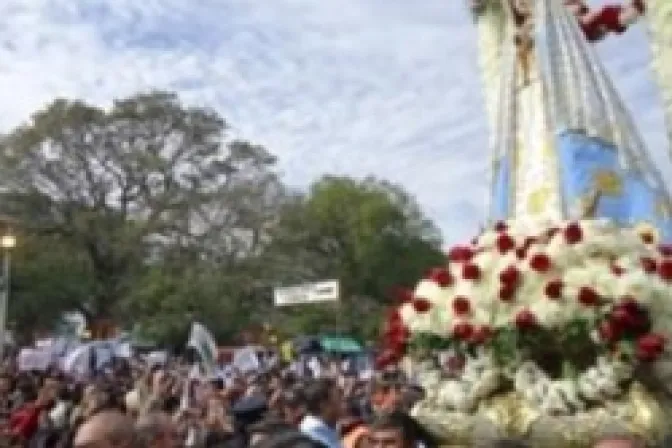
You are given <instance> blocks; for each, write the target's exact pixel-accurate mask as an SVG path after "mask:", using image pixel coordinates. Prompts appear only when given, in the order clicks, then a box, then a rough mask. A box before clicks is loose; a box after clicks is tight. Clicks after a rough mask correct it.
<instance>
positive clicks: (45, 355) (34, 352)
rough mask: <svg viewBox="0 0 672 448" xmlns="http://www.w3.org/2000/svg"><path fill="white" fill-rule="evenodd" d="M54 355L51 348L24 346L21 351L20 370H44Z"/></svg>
mask: <svg viewBox="0 0 672 448" xmlns="http://www.w3.org/2000/svg"><path fill="white" fill-rule="evenodd" d="M51 361H52V357H51V351H50V350H44V349H39V348H22V349H21V351H20V352H19V359H18V364H19V370H20V371H22V372H29V371H32V370H38V371H40V372H44V371H45V370H47V369H48V368H49V364H51Z"/></svg>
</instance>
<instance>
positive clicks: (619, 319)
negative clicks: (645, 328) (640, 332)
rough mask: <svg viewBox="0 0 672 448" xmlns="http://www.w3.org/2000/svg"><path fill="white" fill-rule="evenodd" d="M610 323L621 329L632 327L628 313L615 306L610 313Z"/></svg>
mask: <svg viewBox="0 0 672 448" xmlns="http://www.w3.org/2000/svg"><path fill="white" fill-rule="evenodd" d="M611 321H612V323H613V324H614V325H618V326H619V327H621V328H629V327H630V326H631V325H632V318H631V317H630V313H629V312H628V310H627V309H626V308H624V307H620V306H617V307H616V308H614V310H613V311H612V312H611Z"/></svg>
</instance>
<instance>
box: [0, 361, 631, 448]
mask: <svg viewBox="0 0 672 448" xmlns="http://www.w3.org/2000/svg"><path fill="white" fill-rule="evenodd" d="M191 371H193V369H191ZM422 397H423V391H422V390H421V389H419V388H418V387H417V386H414V385H413V384H412V382H410V381H407V379H406V378H405V376H404V375H403V374H402V373H401V372H399V371H394V370H388V371H383V372H377V373H375V374H374V375H373V376H372V377H370V378H362V375H358V374H357V373H356V372H355V373H351V372H339V373H336V374H324V375H322V376H320V377H314V376H311V375H297V374H296V373H295V372H294V371H293V370H291V369H287V368H283V367H281V366H276V367H274V368H271V369H268V370H265V371H263V372H254V371H253V372H247V373H242V372H239V371H235V370H232V369H229V370H228V371H227V373H226V375H217V376H211V377H203V376H201V377H199V378H195V377H194V376H193V375H190V368H189V366H187V365H180V364H177V363H176V364H169V365H153V366H150V365H139V364H130V363H127V362H124V363H119V364H118V365H115V366H114V367H113V368H109V369H106V370H105V371H102V372H98V373H96V374H95V375H91V376H89V377H87V378H73V377H68V376H65V375H63V374H62V373H60V372H58V371H57V370H47V371H45V372H19V371H18V370H16V368H12V367H11V366H7V367H6V369H5V370H4V371H3V373H2V374H1V375H0V410H1V413H0V425H1V427H2V437H1V438H0V440H1V443H2V446H5V447H31V448H32V447H35V448H38V447H74V448H136V447H152V448H171V447H194V448H196V447H203V448H214V447H221V448H224V447H232V448H233V447H235V448H237V447H258V448H285V447H286V448H290V447H296V448H312V447H315V448H317V447H326V448H412V447H413V448H416V447H425V448H432V447H437V446H439V443H438V442H437V441H436V440H434V439H433V438H432V437H431V436H430V435H429V434H428V433H427V432H426V431H425V430H423V428H422V427H421V425H419V424H418V423H417V422H416V421H415V420H414V419H413V418H412V417H410V416H409V412H408V411H409V409H410V408H411V407H412V406H413V405H414V404H415V403H416V402H417V401H418V400H420V399H422ZM485 446H489V447H517V446H525V445H524V444H523V443H522V442H519V441H516V440H500V441H496V442H492V441H491V442H489V443H488V444H487V445H485ZM635 446H637V445H636V444H635V441H634V440H629V439H627V438H621V439H619V438H612V439H610V440H606V439H605V440H604V441H602V442H601V445H599V447H600V448H609V447H611V448H631V447H635Z"/></svg>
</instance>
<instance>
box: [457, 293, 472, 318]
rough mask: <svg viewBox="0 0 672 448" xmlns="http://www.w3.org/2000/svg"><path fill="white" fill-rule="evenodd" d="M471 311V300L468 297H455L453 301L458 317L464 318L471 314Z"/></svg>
mask: <svg viewBox="0 0 672 448" xmlns="http://www.w3.org/2000/svg"><path fill="white" fill-rule="evenodd" d="M470 311H471V305H470V304H469V299H467V298H466V297H461V296H459V297H455V298H454V299H453V313H455V315H457V316H464V315H466V314H469V312H470Z"/></svg>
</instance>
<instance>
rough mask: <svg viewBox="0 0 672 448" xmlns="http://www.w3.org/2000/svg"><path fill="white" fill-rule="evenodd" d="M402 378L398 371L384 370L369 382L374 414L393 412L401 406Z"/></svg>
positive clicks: (402, 401) (402, 397) (402, 393)
mask: <svg viewBox="0 0 672 448" xmlns="http://www.w3.org/2000/svg"><path fill="white" fill-rule="evenodd" d="M404 383H405V382H404V379H403V376H402V374H401V373H400V372H390V371H384V372H381V373H380V374H379V375H377V376H376V377H375V378H374V379H373V382H372V384H371V407H372V409H373V412H374V414H376V415H378V414H381V413H390V412H395V411H398V410H400V409H402V408H403V404H404Z"/></svg>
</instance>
